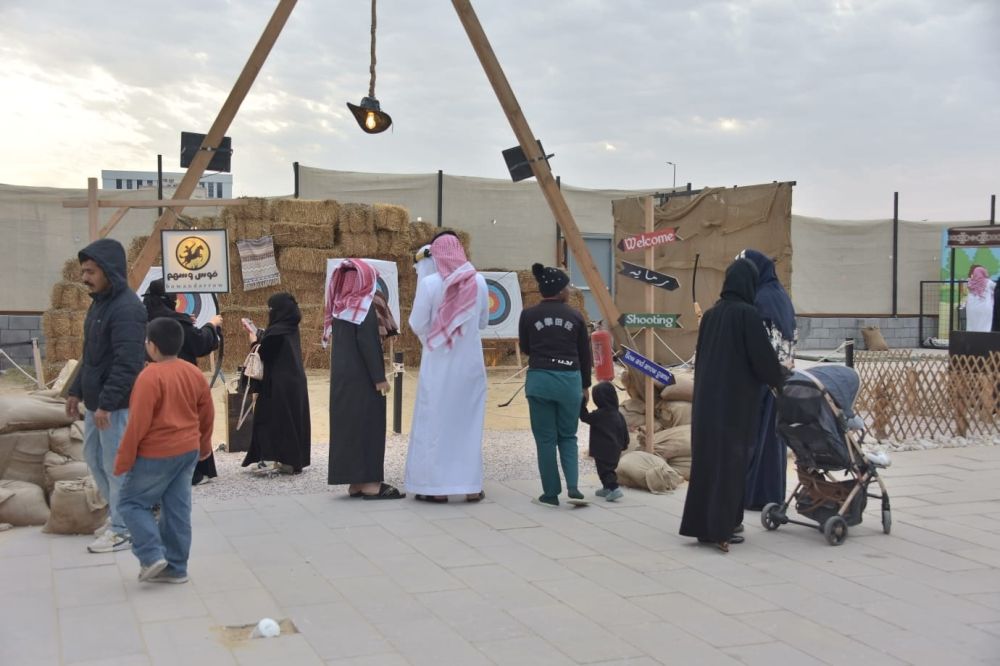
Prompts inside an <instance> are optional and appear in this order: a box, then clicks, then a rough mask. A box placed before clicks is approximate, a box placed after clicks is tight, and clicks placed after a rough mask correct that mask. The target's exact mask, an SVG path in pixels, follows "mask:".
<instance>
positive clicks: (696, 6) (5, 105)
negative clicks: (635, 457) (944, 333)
mask: <svg viewBox="0 0 1000 666" xmlns="http://www.w3.org/2000/svg"><path fill="white" fill-rule="evenodd" d="M276 4H277V3H276V0H233V1H232V2H225V1H223V0H171V1H170V2H163V3H154V2H150V1H148V0H136V1H133V2H120V1H116V2H111V1H110V0H90V1H88V2H80V1H79V0H31V1H28V0H0V99H2V100H3V101H2V103H0V128H2V129H0V136H2V137H3V141H2V160H0V182H3V183H10V184H21V185H44V186H58V187H85V185H86V178H87V177H88V176H99V175H100V171H101V169H151V170H155V166H156V154H157V153H162V154H163V155H164V164H165V169H167V170H179V164H178V153H179V143H180V138H179V135H180V132H181V131H182V130H186V131H194V132H202V133H204V132H206V131H207V130H208V128H209V126H210V125H211V123H212V121H213V120H214V118H215V116H216V114H217V113H218V110H219V108H220V106H221V104H222V101H223V100H224V99H225V97H226V96H227V95H228V93H229V91H230V89H231V87H232V85H233V83H234V81H235V79H236V76H237V75H238V73H239V71H240V69H241V68H242V66H243V64H244V63H245V61H246V58H247V56H248V55H249V53H250V50H251V49H252V47H253V45H254V43H255V42H256V40H257V39H258V38H259V36H260V32H261V30H262V29H263V27H264V25H265V24H266V22H267V19H268V18H269V17H270V15H271V12H272V11H273V9H274V7H275V6H276ZM473 4H474V6H475V8H476V10H477V12H478V14H479V17H480V20H481V21H482V23H483V26H484V28H485V30H486V33H487V35H488V37H489V38H490V40H491V42H492V44H493V47H494V49H495V50H496V52H497V55H498V57H499V59H500V62H501V64H502V65H503V67H504V69H505V71H506V74H507V78H508V79H509V81H510V82H511V85H512V87H513V89H514V92H515V94H516V95H517V97H518V100H519V102H520V104H521V107H522V109H523V110H524V113H525V116H526V117H527V119H528V122H529V124H530V125H531V128H532V130H533V131H534V133H535V135H536V136H538V137H539V138H541V139H542V141H543V143H544V144H545V148H546V150H547V151H548V152H553V153H555V154H556V156H555V158H554V159H553V161H552V167H553V170H554V172H555V173H556V174H558V175H560V176H562V179H563V182H564V183H567V184H571V185H576V186H581V187H597V188H601V187H621V188H647V187H668V186H670V184H671V180H672V178H673V171H672V168H671V166H670V165H668V164H667V162H675V163H676V164H677V183H678V184H681V183H687V182H691V183H692V184H693V186H694V187H703V186H717V185H726V186H730V185H736V184H739V185H750V184H754V183H761V182H770V181H772V180H795V181H797V182H798V185H797V187H796V188H795V190H794V198H793V210H794V212H796V213H800V214H805V215H816V216H821V217H828V218H886V217H891V216H892V193H893V191H899V193H900V215H901V217H903V218H904V219H912V220H921V219H932V220H944V221H953V220H962V221H964V220H985V219H987V218H988V216H989V197H990V195H991V194H1000V0H739V1H732V2H712V1H710V0H698V1H695V0H691V1H688V0H474V2H473ZM369 12H370V5H369V3H368V2H367V1H366V0H350V1H347V0H300V2H299V3H298V6H297V7H296V9H295V10H294V11H293V13H292V16H291V18H290V20H289V22H288V25H287V26H286V28H285V30H284V32H283V33H282V35H281V36H280V38H279V39H278V42H277V45H276V46H275V48H274V50H273V51H272V53H271V56H270V58H269V59H268V61H267V63H266V64H265V66H264V68H263V70H262V72H261V74H260V76H259V77H258V79H257V82H256V84H255V85H254V87H253V89H252V90H251V91H250V94H249V96H248V97H247V100H246V101H245V103H244V104H243V107H242V109H241V111H240V113H239V114H238V115H237V117H236V120H235V121H234V123H233V125H232V126H231V128H230V130H229V132H228V134H229V135H231V136H232V137H233V146H234V150H235V153H234V155H233V173H234V180H235V192H236V194H237V195H244V194H246V195H278V194H289V193H291V191H292V167H291V164H292V162H294V161H299V162H301V163H302V164H305V165H309V166H316V167H321V168H329V169H338V170H350V171H371V172H393V173H429V172H435V171H437V170H438V169H443V170H444V171H445V172H446V173H449V174H454V175H472V176H484V177H491V178H506V177H507V171H506V168H505V166H504V163H503V160H502V158H501V156H500V151H501V150H502V149H504V148H507V147H510V146H512V145H514V144H515V143H516V140H515V138H514V135H513V133H512V131H511V129H510V126H509V125H508V124H507V121H506V118H505V117H504V115H503V113H502V111H501V109H500V106H499V104H498V103H497V101H496V98H495V96H494V95H493V92H492V90H491V88H490V87H489V84H488V82H487V80H486V76H485V75H484V73H483V71H482V69H481V67H480V65H479V62H478V60H477V59H476V57H475V54H474V53H473V51H472V47H471V46H470V44H469V42H468V39H467V38H466V36H465V33H464V31H463V30H462V27H461V24H460V23H459V21H458V18H457V16H456V15H455V12H454V9H453V8H452V6H451V3H450V2H448V1H447V0H380V1H379V2H378V54H377V55H378V65H377V74H378V80H377V89H376V93H377V97H378V98H379V100H380V101H381V103H382V108H383V110H385V111H387V112H388V113H390V114H391V115H392V117H393V120H394V124H393V129H392V130H390V131H388V132H386V133H384V134H381V135H376V136H369V135H366V134H364V133H362V132H361V131H360V130H359V129H358V127H357V125H356V124H355V123H354V121H353V119H352V118H351V117H350V115H349V113H348V111H347V109H346V107H345V102H347V101H351V102H354V103H357V102H358V101H359V100H360V98H361V97H363V96H364V95H365V94H366V93H367V90H368V64H369V63H368V58H369V42H368V40H369V29H370V26H369V19H370V14H369Z"/></svg>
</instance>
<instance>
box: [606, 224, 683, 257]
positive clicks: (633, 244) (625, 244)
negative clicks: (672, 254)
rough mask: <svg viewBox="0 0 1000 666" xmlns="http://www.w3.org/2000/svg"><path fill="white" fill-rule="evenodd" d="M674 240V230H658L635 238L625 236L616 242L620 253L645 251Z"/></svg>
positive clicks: (675, 238)
mask: <svg viewBox="0 0 1000 666" xmlns="http://www.w3.org/2000/svg"><path fill="white" fill-rule="evenodd" d="M675 240H677V230H676V229H659V230H657V231H648V232H646V233H643V234H637V235H635V236H626V237H625V238H623V239H621V240H620V241H618V249H619V250H621V251H622V252H632V251H634V250H645V249H646V248H650V247H656V246H657V245H665V244H667V243H673V242H674V241H675Z"/></svg>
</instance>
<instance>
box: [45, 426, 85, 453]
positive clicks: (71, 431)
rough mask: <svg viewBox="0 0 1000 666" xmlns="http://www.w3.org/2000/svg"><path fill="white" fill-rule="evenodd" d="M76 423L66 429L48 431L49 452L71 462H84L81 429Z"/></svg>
mask: <svg viewBox="0 0 1000 666" xmlns="http://www.w3.org/2000/svg"><path fill="white" fill-rule="evenodd" d="M80 424H81V421H77V422H76V423H74V424H73V425H71V426H69V427H68V428H52V429H50V430H49V450H50V451H55V452H56V453H58V454H59V455H61V456H65V457H67V458H71V459H72V460H84V457H83V427H82V426H81V425H80Z"/></svg>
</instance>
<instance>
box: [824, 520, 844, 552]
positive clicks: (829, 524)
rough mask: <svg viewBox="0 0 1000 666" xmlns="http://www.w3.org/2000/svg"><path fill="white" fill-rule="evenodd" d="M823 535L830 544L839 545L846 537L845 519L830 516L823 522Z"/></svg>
mask: <svg viewBox="0 0 1000 666" xmlns="http://www.w3.org/2000/svg"><path fill="white" fill-rule="evenodd" d="M823 536H825V537H826V542H827V543H828V544H830V545H831V546H839V545H840V544H842V543H844V541H845V540H846V539H847V521H846V520H844V519H843V518H841V517H840V516H830V517H829V518H827V519H826V522H825V523H823Z"/></svg>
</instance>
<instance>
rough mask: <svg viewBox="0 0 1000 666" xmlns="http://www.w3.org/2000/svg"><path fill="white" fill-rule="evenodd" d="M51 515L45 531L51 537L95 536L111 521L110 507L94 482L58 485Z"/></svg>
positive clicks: (91, 480) (57, 483) (52, 501)
mask: <svg viewBox="0 0 1000 666" xmlns="http://www.w3.org/2000/svg"><path fill="white" fill-rule="evenodd" d="M51 504H52V511H51V513H50V514H49V519H48V522H46V523H45V527H43V528H42V531H43V532H48V533H49V534H93V533H94V530H96V529H97V528H98V527H100V526H101V525H103V524H104V521H105V520H106V519H107V517H108V503H107V502H106V501H104V498H102V497H101V494H100V493H99V492H97V486H95V485H94V479H92V478H91V477H89V476H88V477H87V478H86V479H80V480H77V481H57V482H56V487H55V490H53V491H52V500H51Z"/></svg>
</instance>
